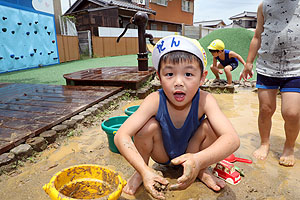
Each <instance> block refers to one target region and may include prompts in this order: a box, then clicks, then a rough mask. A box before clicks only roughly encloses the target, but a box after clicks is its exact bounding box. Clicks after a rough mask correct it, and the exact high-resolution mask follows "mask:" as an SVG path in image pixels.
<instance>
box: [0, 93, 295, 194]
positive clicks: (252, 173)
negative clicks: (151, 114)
mask: <svg viewBox="0 0 300 200" xmlns="http://www.w3.org/2000/svg"><path fill="white" fill-rule="evenodd" d="M214 96H215V98H216V99H217V101H218V103H219V105H220V107H221V109H222V111H223V112H224V113H225V115H226V116H227V117H228V118H229V119H230V121H231V123H232V124H233V126H234V127H235V129H236V131H237V132H238V134H239V136H240V139H241V146H240V148H239V149H238V150H237V151H236V152H235V155H236V156H239V157H242V158H247V159H252V160H253V163H252V164H245V163H235V165H236V166H238V167H239V168H242V169H243V170H244V173H245V177H242V180H241V182H240V183H239V184H238V185H235V186H233V185H229V184H227V186H226V187H225V188H224V189H223V190H222V191H220V192H213V191H211V190H210V189H208V188H207V187H206V186H205V185H204V184H202V183H201V182H199V181H196V182H195V183H193V184H192V185H191V186H190V187H189V188H187V189H186V190H183V191H172V192H168V193H167V199H176V200H177V199H178V200H185V199H230V200H232V199H299V196H300V190H299V185H300V174H299V171H300V164H299V159H300V138H299V137H298V139H297V142H296V147H295V157H296V164H295V166H294V167H283V166H281V165H279V164H278V160H279V156H280V154H281V152H282V148H283V144H284V141H285V135H284V129H283V119H282V117H281V114H280V101H281V99H280V96H278V99H277V110H276V112H275V114H274V116H273V126H272V133H271V149H270V153H269V156H268V158H267V160H265V161H258V160H256V159H254V158H253V157H252V152H253V151H254V150H255V149H256V148H257V147H258V146H259V143H260V139H259V135H258V128H257V115H258V99H257V94H256V93H254V92H251V91H249V90H244V91H239V92H237V93H234V94H214ZM138 103H139V102H128V101H123V102H120V105H119V107H118V108H117V109H116V110H113V111H110V112H107V113H106V115H105V116H104V119H108V118H109V117H111V116H118V115H124V109H125V107H128V106H130V105H134V104H138ZM101 122H102V121H101V120H98V121H96V122H94V123H92V124H89V126H83V125H80V126H79V127H78V128H77V129H76V130H75V131H74V132H73V134H72V135H73V136H71V135H69V136H68V137H65V138H60V139H58V140H57V141H56V143H54V144H52V145H50V146H49V147H48V148H47V149H46V150H45V151H43V152H42V153H39V154H38V155H37V156H36V157H30V158H29V159H28V161H27V162H25V163H23V166H19V167H18V168H17V170H15V171H13V172H11V173H9V174H6V175H2V176H1V177H0V197H1V198H0V199H2V200H25V199H31V200H32V199H37V200H49V199H50V198H49V196H48V195H47V194H46V193H45V192H44V190H43V189H42V187H43V185H44V184H46V183H48V182H49V181H50V179H51V177H52V176H53V175H54V174H55V173H57V172H58V171H60V170H62V169H64V168H67V167H70V166H72V165H78V164H97V165H101V166H105V167H108V168H110V169H113V170H115V171H117V172H118V173H120V175H121V177H122V178H123V179H128V178H129V177H130V176H131V174H132V173H133V172H134V170H133V168H132V167H131V166H130V165H129V164H128V163H127V161H126V160H125V159H124V158H123V157H122V156H121V155H120V154H116V153H112V152H111V151H110V150H109V148H108V142H107V136H106V134H105V132H103V131H102V130H101ZM85 125H87V124H85ZM153 167H154V168H156V169H159V170H161V171H163V173H164V175H165V176H166V177H167V178H168V179H169V180H170V182H174V181H176V178H177V177H179V176H180V173H181V172H180V171H179V170H175V169H169V168H166V167H163V166H160V165H157V164H154V165H153ZM120 199H123V200H124V199H143V200H144V199H152V198H151V197H150V195H149V194H147V192H145V190H144V188H143V186H141V187H140V188H139V189H138V191H137V193H136V195H135V196H128V195H125V194H122V195H121V197H120Z"/></svg>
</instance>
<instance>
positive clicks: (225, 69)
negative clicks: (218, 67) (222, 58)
mask: <svg viewBox="0 0 300 200" xmlns="http://www.w3.org/2000/svg"><path fill="white" fill-rule="evenodd" d="M231 69H232V67H231V66H226V67H225V68H224V71H225V72H226V73H230V72H231Z"/></svg>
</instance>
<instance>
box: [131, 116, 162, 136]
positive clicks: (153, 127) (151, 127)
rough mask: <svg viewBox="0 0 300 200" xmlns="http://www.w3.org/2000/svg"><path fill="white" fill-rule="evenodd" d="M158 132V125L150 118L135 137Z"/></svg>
mask: <svg viewBox="0 0 300 200" xmlns="http://www.w3.org/2000/svg"><path fill="white" fill-rule="evenodd" d="M158 130H160V125H159V123H158V121H156V119H155V118H154V117H152V118H151V119H150V120H149V121H148V122H147V123H146V124H145V125H144V126H143V127H142V129H141V130H140V131H139V132H138V134H137V136H145V135H149V134H152V133H154V132H157V131H158Z"/></svg>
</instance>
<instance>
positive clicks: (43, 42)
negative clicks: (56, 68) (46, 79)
mask: <svg viewBox="0 0 300 200" xmlns="http://www.w3.org/2000/svg"><path fill="white" fill-rule="evenodd" d="M34 1H35V3H36V4H35V5H38V6H39V4H37V3H40V5H50V4H49V3H52V0H48V1H47V0H34ZM28 2H29V3H30V4H29V3H28ZM32 3H33V2H32V1H31V0H19V1H13V0H5V1H4V0H1V1H0V73H4V72H9V71H16V70H22V69H28V68H34V67H39V66H45V65H53V64H58V63H59V59H58V50H57V42H56V33H55V24H54V15H53V14H51V13H50V14H49V13H46V12H41V11H38V10H35V9H34V8H33V7H32V5H33V4H32ZM42 3H45V4H42ZM47 3H48V4H47ZM21 8H24V9H21ZM43 9H44V8H43Z"/></svg>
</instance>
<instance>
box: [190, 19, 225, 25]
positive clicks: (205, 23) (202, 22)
mask: <svg viewBox="0 0 300 200" xmlns="http://www.w3.org/2000/svg"><path fill="white" fill-rule="evenodd" d="M220 23H223V24H224V25H226V24H225V23H224V21H223V20H222V19H218V20H209V21H200V22H194V24H201V25H202V26H216V25H218V24H220Z"/></svg>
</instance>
